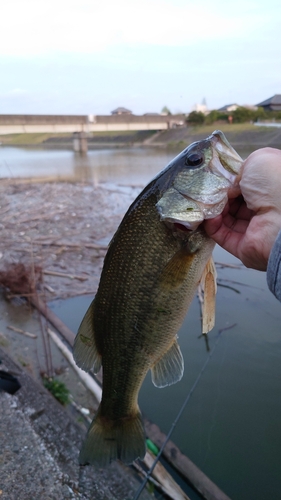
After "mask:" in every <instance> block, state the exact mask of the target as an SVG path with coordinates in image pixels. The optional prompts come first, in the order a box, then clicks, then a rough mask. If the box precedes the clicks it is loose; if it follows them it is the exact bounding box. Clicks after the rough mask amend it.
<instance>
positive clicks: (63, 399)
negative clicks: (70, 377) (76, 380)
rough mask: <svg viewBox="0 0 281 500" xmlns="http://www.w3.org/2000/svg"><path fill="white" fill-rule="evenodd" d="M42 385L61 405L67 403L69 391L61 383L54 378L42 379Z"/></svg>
mask: <svg viewBox="0 0 281 500" xmlns="http://www.w3.org/2000/svg"><path fill="white" fill-rule="evenodd" d="M43 384H44V386H45V387H46V389H48V391H49V392H50V393H51V394H52V395H53V396H54V397H55V398H56V399H57V400H58V401H59V402H60V403H61V404H62V405H64V406H65V405H67V404H68V403H69V390H68V389H67V387H66V385H65V384H64V383H63V382H60V380H57V379H55V378H49V377H43Z"/></svg>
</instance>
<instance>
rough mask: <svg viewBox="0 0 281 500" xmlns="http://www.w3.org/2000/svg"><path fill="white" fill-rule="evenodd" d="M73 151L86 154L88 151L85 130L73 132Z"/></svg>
mask: <svg viewBox="0 0 281 500" xmlns="http://www.w3.org/2000/svg"><path fill="white" fill-rule="evenodd" d="M73 151H75V152H76V153H81V154H86V153H87V151H88V139H87V134H86V132H74V133H73Z"/></svg>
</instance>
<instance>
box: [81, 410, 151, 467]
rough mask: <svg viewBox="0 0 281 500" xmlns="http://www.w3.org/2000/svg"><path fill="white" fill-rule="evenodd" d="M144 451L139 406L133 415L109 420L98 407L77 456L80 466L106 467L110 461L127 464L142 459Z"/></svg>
mask: <svg viewBox="0 0 281 500" xmlns="http://www.w3.org/2000/svg"><path fill="white" fill-rule="evenodd" d="M145 452H146V445H145V433H144V428H143V423H142V417H141V413H140V411H139V409H137V413H136V414H134V415H131V416H130V415H129V416H126V417H124V418H120V419H116V420H109V419H108V418H105V417H102V416H101V415H100V411H99V410H98V412H97V414H96V416H95V417H94V419H93V421H92V423H91V425H90V428H89V430H88V433H87V436H86V439H85V441H84V443H83V445H82V449H81V452H80V455H79V462H80V464H81V465H87V464H90V465H95V466H98V467H106V466H108V465H109V464H110V463H111V462H112V461H114V460H117V459H119V460H122V462H124V463H125V464H131V463H132V462H133V461H134V460H136V459H137V458H141V459H143V458H144V456H145Z"/></svg>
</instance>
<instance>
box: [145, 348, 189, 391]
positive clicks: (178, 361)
mask: <svg viewBox="0 0 281 500" xmlns="http://www.w3.org/2000/svg"><path fill="white" fill-rule="evenodd" d="M183 372H184V361H183V356H182V353H181V350H180V346H179V344H178V342H177V339H175V340H174V341H173V343H172V345H171V347H170V348H169V350H168V351H167V352H166V353H165V354H164V356H162V358H160V359H159V360H158V361H157V362H156V363H155V365H154V366H153V367H152V368H151V378H152V382H153V384H154V385H155V386H156V387H166V386H167V385H172V384H175V383H176V382H179V381H180V380H181V378H182V376H183Z"/></svg>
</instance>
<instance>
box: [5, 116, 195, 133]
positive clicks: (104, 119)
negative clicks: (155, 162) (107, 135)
mask: <svg viewBox="0 0 281 500" xmlns="http://www.w3.org/2000/svg"><path fill="white" fill-rule="evenodd" d="M184 120H185V116H184V115H168V116H162V115H142V116H137V115H103V116H102V115H96V116H94V115H91V116H89V117H88V116H86V115H77V116H74V115H70V116H66V115H0V135H1V134H2V135H6V134H31V133H53V134H57V133H74V132H81V131H84V132H107V131H108V132H109V131H121V130H166V129H169V128H173V126H175V125H179V124H183V123H184Z"/></svg>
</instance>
